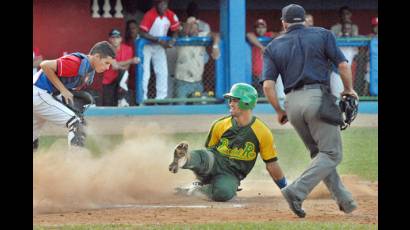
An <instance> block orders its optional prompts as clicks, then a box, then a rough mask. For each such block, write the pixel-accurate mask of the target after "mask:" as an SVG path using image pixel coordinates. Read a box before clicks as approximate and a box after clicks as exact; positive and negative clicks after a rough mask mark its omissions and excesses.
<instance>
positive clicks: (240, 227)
mask: <svg viewBox="0 0 410 230" xmlns="http://www.w3.org/2000/svg"><path fill="white" fill-rule="evenodd" d="M34 229H36V230H46V229H47V230H50V229H59V230H60V229H61V230H72V229H78V230H109V229H122V230H131V229H132V230H133V229H161V230H171V229H181V230H185V229H189V230H195V229H198V230H199V229H216V230H219V229H221V230H222V229H223V230H253V229H271V230H274V229H278V230H279V229H280V230H299V229H304V230H316V229H332V230H333V229H335V230H348V229H349V230H350V229H366V230H368V229H377V225H374V224H350V223H346V224H342V223H323V222H307V221H300V222H299V221H298V222H296V221H295V222H282V221H281V222H279V221H275V222H261V223H218V224H163V225H148V224H147V225H124V224H118V225H117V224H106V225H105V224H104V225H103V224H97V225H63V226H58V227H39V226H38V227H34Z"/></svg>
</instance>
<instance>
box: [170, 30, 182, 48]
mask: <svg viewBox="0 0 410 230" xmlns="http://www.w3.org/2000/svg"><path fill="white" fill-rule="evenodd" d="M178 34H179V33H178V30H177V31H173V32H172V35H171V40H170V41H169V42H168V46H169V48H172V47H173V46H174V45H175V43H176V42H177V37H178Z"/></svg>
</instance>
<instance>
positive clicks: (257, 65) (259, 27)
mask: <svg viewBox="0 0 410 230" xmlns="http://www.w3.org/2000/svg"><path fill="white" fill-rule="evenodd" d="M266 27H267V26H266V21H265V20H263V19H258V20H257V21H256V22H255V33H252V32H251V33H248V34H247V38H248V40H249V42H250V43H251V44H252V45H253V46H252V74H253V75H254V76H256V77H258V78H260V77H261V74H262V68H263V51H264V50H265V47H264V46H263V45H262V44H261V43H260V42H259V41H258V40H257V37H274V36H275V35H276V34H275V33H273V32H267V31H266V30H267V28H266Z"/></svg>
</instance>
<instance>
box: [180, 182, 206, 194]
mask: <svg viewBox="0 0 410 230" xmlns="http://www.w3.org/2000/svg"><path fill="white" fill-rule="evenodd" d="M203 185H204V184H203V183H202V182H200V181H194V182H192V184H190V185H188V186H186V187H177V188H175V195H182V196H201V195H202V193H201V192H200V191H199V190H200V188H202V186H203Z"/></svg>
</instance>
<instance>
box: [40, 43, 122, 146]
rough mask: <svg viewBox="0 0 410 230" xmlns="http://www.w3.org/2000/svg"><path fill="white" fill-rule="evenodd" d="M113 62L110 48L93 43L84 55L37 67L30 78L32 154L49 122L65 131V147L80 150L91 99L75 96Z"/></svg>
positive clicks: (64, 58) (63, 58) (112, 49)
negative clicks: (66, 145) (41, 130)
mask: <svg viewBox="0 0 410 230" xmlns="http://www.w3.org/2000/svg"><path fill="white" fill-rule="evenodd" d="M114 58H115V50H114V48H113V47H112V46H111V45H110V44H109V43H108V42H106V41H103V42H98V43H96V44H95V45H94V46H93V47H92V48H91V50H90V53H89V54H88V55H86V54H82V53H72V54H68V55H65V56H63V57H60V58H58V59H55V60H45V61H43V62H41V63H40V67H41V70H40V71H39V72H37V74H35V75H33V152H34V151H35V150H36V149H37V148H38V138H39V131H40V129H41V127H42V126H43V125H44V124H45V122H47V121H50V122H52V123H54V124H56V125H58V126H63V127H66V128H67V129H68V144H69V146H84V141H85V132H84V130H83V125H84V124H85V122H84V119H83V117H82V113H83V112H84V111H85V109H86V108H85V107H84V105H86V104H91V103H93V99H92V97H91V96H90V95H89V94H87V93H85V92H82V93H81V92H79V90H81V89H82V88H83V87H85V86H86V85H91V83H92V82H93V79H94V74H95V72H97V73H102V72H104V71H106V70H107V69H108V68H109V66H110V64H111V63H112V61H113V59H114Z"/></svg>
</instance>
